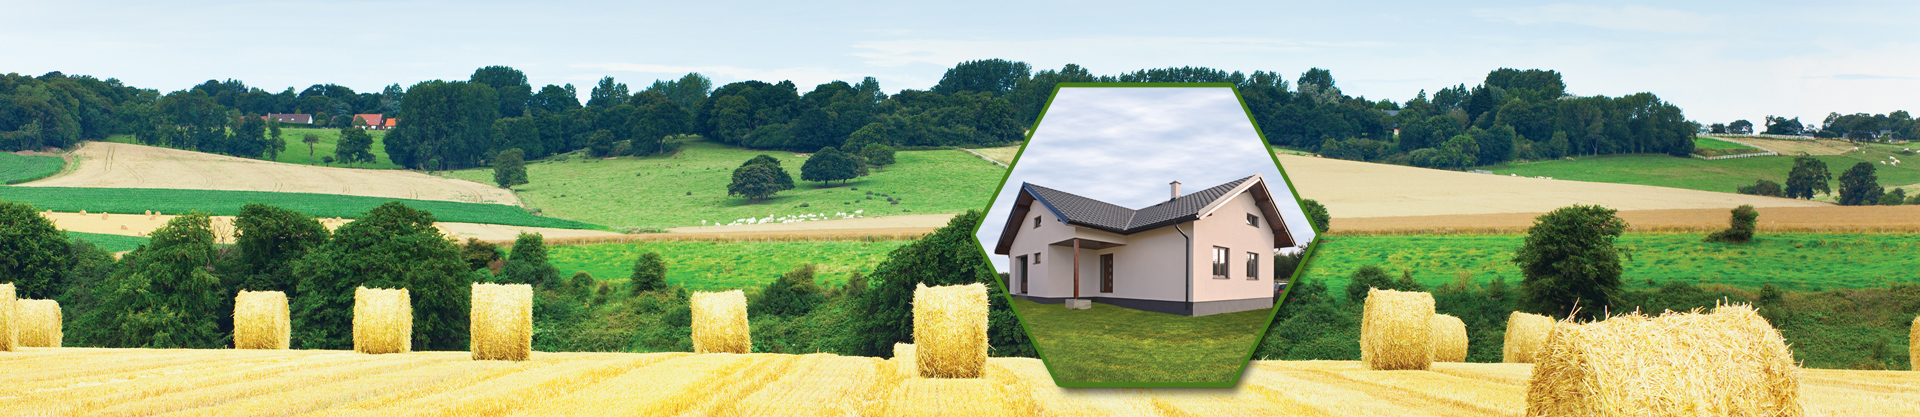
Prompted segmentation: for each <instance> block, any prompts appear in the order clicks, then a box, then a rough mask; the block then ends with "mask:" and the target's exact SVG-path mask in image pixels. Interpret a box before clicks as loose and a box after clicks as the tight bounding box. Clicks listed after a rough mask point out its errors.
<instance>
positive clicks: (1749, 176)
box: [1485, 145, 1920, 201]
mask: <svg viewBox="0 0 1920 417" xmlns="http://www.w3.org/2000/svg"><path fill="white" fill-rule="evenodd" d="M1900 151H1901V148H1900V147H1898V146H1892V145H1862V146H1860V150H1859V151H1851V152H1846V153H1843V154H1838V155H1814V156H1813V157H1814V158H1815V159H1819V160H1820V161H1821V162H1826V164H1827V172H1828V173H1831V174H1833V177H1834V180H1835V182H1833V183H1830V184H1829V187H1832V188H1833V189H1834V190H1836V192H1837V190H1838V189H1839V183H1838V180H1839V178H1840V173H1842V172H1846V171H1847V169H1848V168H1852V167H1853V165H1854V164H1856V163H1860V162H1867V163H1872V164H1874V168H1875V175H1876V176H1878V177H1879V182H1880V185H1882V186H1887V187H1892V186H1902V185H1909V184H1916V183H1920V165H1915V164H1913V163H1907V162H1902V163H1901V164H1899V165H1890V164H1882V163H1881V162H1891V161H1892V160H1891V159H1889V157H1893V158H1898V159H1900V160H1902V161H1905V160H1908V159H1913V160H1915V161H1916V162H1920V156H1915V155H1902V154H1900ZM1793 158H1794V156H1792V155H1787V154H1784V153H1783V154H1782V155H1780V156H1759V157H1752V158H1733V159H1721V160H1714V161H1707V160H1701V159H1696V158H1676V157H1671V156H1666V155H1607V156H1590V157H1576V158H1573V160H1564V159H1562V160H1552V161H1536V162H1519V163H1513V164H1504V165H1495V166H1491V167H1487V168H1485V169H1487V170H1490V171H1493V173H1495V174H1500V175H1507V174H1514V175H1519V176H1523V177H1532V176H1544V177H1552V178H1555V179H1562V180H1574V181H1591V182H1606V183H1618V184H1639V185H1652V186H1658V187H1672V188H1685V189H1690V190H1702V191H1716V192H1723V193H1731V192H1734V190H1735V189H1738V188H1739V187H1740V186H1746V185H1753V182H1754V180H1759V179H1766V180H1772V181H1774V182H1780V183H1785V182H1786V180H1787V171H1789V170H1792V169H1793ZM1826 199H1827V200H1831V199H1832V197H1831V196H1827V198H1826ZM1601 201H1606V200H1601Z"/></svg>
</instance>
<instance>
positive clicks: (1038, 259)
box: [1033, 253, 1040, 265]
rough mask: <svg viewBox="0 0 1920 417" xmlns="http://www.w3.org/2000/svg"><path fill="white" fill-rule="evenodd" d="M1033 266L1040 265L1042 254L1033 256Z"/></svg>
mask: <svg viewBox="0 0 1920 417" xmlns="http://www.w3.org/2000/svg"><path fill="white" fill-rule="evenodd" d="M1033 264H1034V265H1039V264H1040V254H1039V253H1034V254H1033Z"/></svg>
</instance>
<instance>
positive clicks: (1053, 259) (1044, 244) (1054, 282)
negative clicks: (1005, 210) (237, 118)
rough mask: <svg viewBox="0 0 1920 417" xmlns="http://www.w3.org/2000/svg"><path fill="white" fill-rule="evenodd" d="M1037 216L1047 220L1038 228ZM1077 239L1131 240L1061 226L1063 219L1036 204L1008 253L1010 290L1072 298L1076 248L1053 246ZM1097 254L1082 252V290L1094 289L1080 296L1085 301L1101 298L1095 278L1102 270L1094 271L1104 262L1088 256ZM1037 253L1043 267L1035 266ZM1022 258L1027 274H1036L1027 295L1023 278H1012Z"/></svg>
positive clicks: (1092, 230) (1025, 219)
mask: <svg viewBox="0 0 1920 417" xmlns="http://www.w3.org/2000/svg"><path fill="white" fill-rule="evenodd" d="M1035 216H1040V217H1042V219H1043V220H1041V222H1040V227H1038V228H1035V227H1033V218H1034V217H1035ZM1073 237H1080V238H1083V239H1093V240H1100V241H1105V242H1115V243H1126V242H1127V241H1128V240H1129V239H1128V236H1122V235H1119V234H1115V233H1109V232H1105V231H1101V230H1096V229H1089V228H1082V227H1073V226H1068V225H1066V224H1065V223H1061V222H1060V219H1059V218H1057V217H1054V216H1053V212H1052V211H1049V210H1047V209H1046V207H1045V206H1043V205H1041V204H1040V203H1038V202H1035V203H1034V205H1033V209H1032V210H1029V211H1028V212H1027V216H1026V218H1024V219H1021V220H1020V233H1019V234H1017V235H1015V236H1014V237H1013V244H1012V245H1010V247H1009V249H1008V251H1009V253H1008V254H1007V255H1006V256H1007V264H1008V266H1009V268H1008V276H1007V288H1008V289H1010V290H1012V293H1014V294H1025V295H1032V296H1036V297H1072V296H1073V247H1072V246H1055V245H1052V243H1054V242H1060V241H1064V240H1067V239H1071V238H1073ZM1122 247H1124V246H1122ZM1116 249H1117V248H1116ZM1094 252H1096V251H1094V250H1090V249H1082V250H1081V251H1080V253H1081V267H1082V269H1083V271H1082V272H1081V274H1082V275H1081V276H1080V280H1081V284H1082V288H1091V289H1092V290H1091V291H1088V290H1085V289H1083V290H1082V291H1081V293H1080V296H1082V297H1093V296H1098V295H1099V294H1097V293H1098V291H1099V289H1100V287H1099V281H1098V275H1094V274H1096V273H1098V269H1093V268H1095V267H1097V266H1098V264H1097V262H1099V261H1100V258H1099V256H1098V255H1088V254H1091V253H1094ZM1035 253H1040V254H1041V255H1040V264H1039V265H1033V264H1032V263H1033V254H1035ZM1021 255H1026V256H1027V263H1028V265H1027V271H1028V273H1029V274H1032V276H1030V277H1028V278H1027V280H1028V281H1027V292H1025V293H1022V292H1020V280H1019V277H1016V276H1013V275H1012V274H1013V273H1014V272H1015V271H1018V269H1016V268H1014V267H1012V265H1013V263H1014V261H1015V260H1017V259H1018V258H1016V257H1018V256H1021ZM1114 262H1115V263H1116V264H1117V263H1118V262H1119V259H1118V258H1116V259H1115V260H1114ZM1115 270H1116V272H1118V271H1119V270H1120V268H1119V267H1118V265H1116V266H1115ZM1088 271H1092V272H1088ZM1115 278H1116V279H1117V278H1118V276H1117V275H1116V277H1115ZM1089 282H1091V285H1092V286H1088V285H1089V284H1088V283H1089Z"/></svg>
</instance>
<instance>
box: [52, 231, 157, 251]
mask: <svg viewBox="0 0 1920 417" xmlns="http://www.w3.org/2000/svg"><path fill="white" fill-rule="evenodd" d="M62 232H65V233H66V234H67V238H68V239H73V240H84V241H87V242H92V243H93V245H94V246H99V247H100V249H105V250H106V251H107V252H126V251H130V250H134V249H139V248H140V245H145V244H147V241H148V240H149V239H148V238H144V237H139V236H122V235H109V234H103V233H86V232H74V231H65V230H63V231H62Z"/></svg>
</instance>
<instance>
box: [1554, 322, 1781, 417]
mask: <svg viewBox="0 0 1920 417" xmlns="http://www.w3.org/2000/svg"><path fill="white" fill-rule="evenodd" d="M1534 359H1535V365H1534V368H1533V378H1532V379H1531V380H1530V381H1529V382H1528V383H1527V415H1528V416H1782V417H1793V416H1799V415H1801V413H1802V412H1803V411H1802V409H1801V406H1800V368H1799V366H1798V365H1796V364H1795V363H1794V361H1793V353H1792V352H1791V351H1789V350H1788V349H1787V344H1786V341H1785V340H1784V339H1783V338H1781V336H1780V332H1778V331H1776V330H1774V328H1773V326H1772V325H1771V324H1769V323H1767V320H1766V319H1765V318H1762V317H1760V315H1759V314H1758V313H1756V312H1754V310H1753V308H1752V307H1749V306H1746V305H1740V304H1730V305H1722V306H1719V307H1717V308H1714V310H1713V312H1711V313H1702V312H1700V310H1694V311H1693V312H1686V313H1680V312H1668V313H1667V314H1664V315H1661V316H1659V317H1647V316H1645V315H1641V314H1639V313H1637V312H1636V313H1631V314H1626V315H1620V316H1615V317H1613V318H1609V319H1607V320H1605V321H1601V322H1597V323H1590V324H1575V323H1571V322H1561V323H1559V324H1557V325H1555V326H1554V327H1553V331H1552V335H1551V336H1548V338H1547V344H1546V346H1545V347H1542V348H1541V349H1540V351H1539V352H1538V353H1536V355H1535V358H1534Z"/></svg>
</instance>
